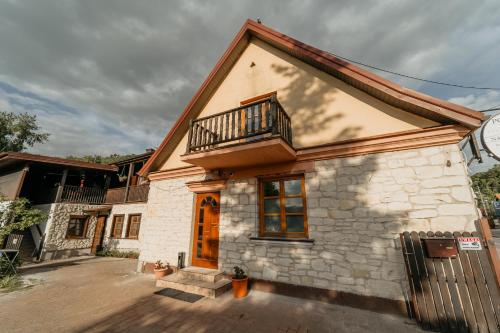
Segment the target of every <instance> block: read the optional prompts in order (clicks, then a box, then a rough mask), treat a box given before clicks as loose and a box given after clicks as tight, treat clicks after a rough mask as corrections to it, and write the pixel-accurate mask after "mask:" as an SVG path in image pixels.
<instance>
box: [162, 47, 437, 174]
mask: <svg viewBox="0 0 500 333" xmlns="http://www.w3.org/2000/svg"><path fill="white" fill-rule="evenodd" d="M272 91H277V95H278V100H279V101H280V103H281V104H282V105H283V107H284V108H285V110H286V112H287V113H288V115H289V116H290V117H291V119H292V126H293V142H294V146H295V147H296V148H299V147H308V146H314V145H320V144H326V143H331V142H334V141H339V140H347V139H356V138H362V137H368V136H373V135H380V134H386V133H394V132H400V131H406V130H413V129H419V128H426V127H432V126H436V125H439V124H438V123H436V122H433V121H431V120H428V119H425V118H422V117H419V116H416V115H414V114H411V113H408V112H405V111H403V110H401V109H397V108H395V107H392V106H390V105H388V104H385V103H384V102H382V101H380V100H378V99H376V98H374V97H372V96H370V95H368V94H366V93H364V92H362V91H360V90H358V89H356V88H354V87H352V86H350V85H348V84H346V83H344V82H343V81H341V80H338V79H337V78H335V77H333V76H331V75H329V74H327V73H325V72H323V71H320V70H318V69H316V68H314V67H312V66H310V65H308V64H306V63H304V62H302V61H300V60H298V59H296V58H294V57H292V56H290V55H288V54H286V53H284V52H282V51H280V50H278V49H276V48H274V47H272V46H270V45H269V44H267V43H265V42H263V41H261V40H258V39H253V40H252V41H251V42H250V43H249V45H248V46H247V48H246V49H245V51H244V52H243V53H242V55H241V56H240V58H239V59H238V61H237V62H236V63H235V65H234V66H233V68H232V69H231V70H230V72H229V73H228V74H227V76H226V78H225V79H224V81H223V82H222V83H221V84H220V86H219V87H218V88H217V89H216V91H215V93H214V94H213V96H212V97H211V98H210V100H209V101H208V103H207V105H206V106H205V107H204V109H203V110H202V112H201V113H200V115H199V117H204V116H208V115H212V114H215V113H219V112H222V111H225V110H229V109H232V108H234V107H238V106H239V105H240V102H241V101H243V100H245V99H249V98H252V97H255V96H258V95H262V94H266V93H269V92H272ZM186 144H187V133H186V134H185V135H184V137H183V139H182V140H181V142H180V143H179V145H178V146H177V147H176V148H175V150H174V152H173V153H172V155H171V156H170V157H169V158H168V160H167V161H166V162H165V164H164V165H163V166H162V168H161V169H162V170H167V169H175V168H179V167H186V166H190V165H189V164H187V163H184V162H182V161H180V158H179V156H180V155H182V154H184V153H185V150H186Z"/></svg>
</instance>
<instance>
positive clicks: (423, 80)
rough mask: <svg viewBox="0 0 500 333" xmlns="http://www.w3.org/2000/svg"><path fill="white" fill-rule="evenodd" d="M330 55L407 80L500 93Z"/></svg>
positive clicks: (489, 88) (499, 89)
mask: <svg viewBox="0 0 500 333" xmlns="http://www.w3.org/2000/svg"><path fill="white" fill-rule="evenodd" d="M330 54H331V55H333V56H334V57H337V58H340V59H343V60H346V61H349V62H352V63H354V64H357V65H361V66H365V67H368V68H371V69H375V70H377V71H381V72H385V73H389V74H393V75H398V76H401V77H405V78H408V79H412V80H417V81H422V82H427V83H433V84H439V85H443V86H449V87H455V88H463V89H477V90H498V91H500V88H498V87H475V86H465V85H461V84H454V83H446V82H440V81H433V80H427V79H422V78H419V77H416V76H411V75H406V74H401V73H397V72H394V71H390V70H388V69H384V68H380V67H376V66H372V65H367V64H365V63H362V62H360V61H356V60H352V59H349V58H345V57H342V56H339V55H337V54H334V53H330Z"/></svg>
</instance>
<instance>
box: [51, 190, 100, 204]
mask: <svg viewBox="0 0 500 333" xmlns="http://www.w3.org/2000/svg"><path fill="white" fill-rule="evenodd" d="M105 195H106V190H104V189H102V188H98V187H80V186H72V185H65V186H63V187H62V192H61V195H60V199H59V200H57V199H56V202H68V203H86V204H94V205H100V204H102V203H103V202H104V197H105Z"/></svg>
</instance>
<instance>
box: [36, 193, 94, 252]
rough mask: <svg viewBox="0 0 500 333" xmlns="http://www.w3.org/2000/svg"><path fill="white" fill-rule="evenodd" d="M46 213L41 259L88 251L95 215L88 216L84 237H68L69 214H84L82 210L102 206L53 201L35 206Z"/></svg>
mask: <svg viewBox="0 0 500 333" xmlns="http://www.w3.org/2000/svg"><path fill="white" fill-rule="evenodd" d="M35 207H37V208H39V209H42V210H44V211H46V212H47V213H48V219H47V224H46V227H45V233H46V235H45V242H44V246H43V250H42V256H41V258H42V259H59V258H68V257H73V256H78V255H84V254H89V253H90V247H91V246H92V241H93V237H94V232H95V226H96V222H97V217H95V216H89V220H88V222H87V223H88V224H87V231H86V235H85V237H84V238H78V239H68V238H66V231H67V229H68V223H69V220H70V216H71V215H84V211H86V210H90V209H96V208H99V207H102V206H98V205H89V204H73V203H53V204H50V205H40V206H35Z"/></svg>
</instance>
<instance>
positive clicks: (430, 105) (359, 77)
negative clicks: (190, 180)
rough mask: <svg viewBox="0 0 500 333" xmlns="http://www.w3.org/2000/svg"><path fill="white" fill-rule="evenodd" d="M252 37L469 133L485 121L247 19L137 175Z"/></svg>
mask: <svg viewBox="0 0 500 333" xmlns="http://www.w3.org/2000/svg"><path fill="white" fill-rule="evenodd" d="M251 36H254V37H256V38H259V39H262V40H264V41H266V42H269V43H270V44H272V45H273V46H278V47H279V48H280V49H282V50H283V49H285V51H288V52H290V51H294V52H293V53H298V54H300V55H302V56H303V57H304V58H307V59H308V60H309V61H308V62H312V63H316V64H321V65H322V66H326V67H328V68H330V69H331V70H333V71H337V72H338V73H340V74H342V75H345V76H347V77H349V78H352V79H353V80H355V81H356V82H358V83H359V84H360V85H366V86H367V87H371V88H373V89H374V90H376V91H377V94H380V96H386V97H387V98H388V99H389V100H391V99H393V100H399V101H401V102H403V103H407V104H408V105H413V106H417V107H419V108H422V109H424V110H427V111H429V112H430V113H431V114H434V115H435V116H436V117H442V118H443V119H450V120H452V121H454V122H456V123H459V124H461V125H463V126H465V127H467V128H469V129H476V128H478V127H480V126H481V123H482V121H483V120H484V115H483V114H482V113H480V112H477V111H474V110H472V109H469V108H466V107H463V106H460V105H457V104H453V103H451V102H447V101H443V100H440V99H438V98H435V97H432V96H428V95H426V94H422V93H420V92H417V91H414V90H411V89H408V88H405V87H402V86H400V85H398V84H396V83H393V82H391V81H389V80H386V79H384V78H382V77H380V76H378V75H376V74H373V73H371V72H369V71H366V70H364V69H362V68H360V67H358V66H355V65H353V64H351V63H348V62H346V61H344V60H341V59H339V58H337V57H335V56H333V55H331V54H330V53H328V52H324V51H321V50H319V49H317V48H315V47H313V46H310V45H307V44H304V43H302V42H300V41H298V40H296V39H294V38H291V37H288V36H286V35H284V34H281V33H279V32H277V31H275V30H273V29H271V28H269V27H266V26H264V25H262V24H260V23H257V22H255V21H253V20H250V19H248V20H247V21H246V22H245V24H244V25H243V26H242V27H241V29H240V31H239V32H238V34H237V35H236V37H235V38H234V39H233V41H232V42H231V44H230V45H229V47H228V48H227V50H226V51H225V52H224V54H223V55H222V56H221V58H220V59H219V61H218V62H217V64H216V65H215V67H214V68H213V70H212V71H211V72H210V74H209V75H208V77H207V78H206V79H205V81H204V82H203V84H202V85H201V87H200V88H199V89H198V91H197V92H196V94H195V95H194V96H193V98H192V99H191V101H190V102H189V104H188V105H187V106H186V108H185V109H184V111H183V112H182V114H181V115H180V117H179V118H178V119H177V121H176V122H175V124H174V126H173V127H172V128H171V129H170V131H169V132H168V134H167V136H166V137H165V138H164V140H163V141H162V143H161V144H160V146H159V147H158V149H157V150H156V151H155V152H154V154H153V155H152V156H151V157H150V158H149V160H148V161H147V162H146V164H144V166H143V167H142V169H141V170H140V171H139V175H141V176H143V177H145V176H146V175H147V174H148V173H149V171H150V170H151V168H152V167H153V166H155V164H158V162H157V161H158V160H159V159H160V157H161V155H162V152H163V151H164V149H165V148H166V147H167V145H168V144H169V142H170V141H171V140H172V138H173V137H174V135H175V133H176V132H177V130H178V129H179V128H180V127H181V126H182V125H183V124H184V122H185V121H186V119H187V117H188V116H189V114H190V111H191V109H192V108H193V106H195V105H196V104H197V102H198V101H199V100H200V97H201V96H203V95H204V93H205V92H206V90H207V88H208V86H209V85H210V83H211V81H212V80H213V79H214V77H215V76H216V75H217V72H218V71H219V70H220V69H221V67H222V66H223V65H224V63H225V62H226V60H227V59H228V58H229V57H230V55H231V53H232V52H233V51H234V50H235V48H236V47H237V46H238V45H239V44H240V43H241V42H245V43H248V41H249V39H250V37H251ZM165 158H168V156H166V157H165V156H164V158H163V159H165ZM163 159H162V160H163Z"/></svg>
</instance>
